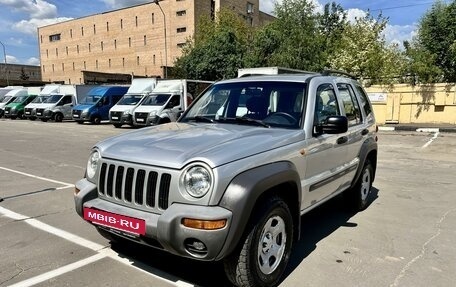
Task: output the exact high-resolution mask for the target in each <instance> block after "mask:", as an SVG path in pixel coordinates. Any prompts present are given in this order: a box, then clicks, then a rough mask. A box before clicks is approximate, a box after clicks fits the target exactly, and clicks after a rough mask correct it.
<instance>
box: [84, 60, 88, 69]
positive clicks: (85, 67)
mask: <svg viewBox="0 0 456 287" xmlns="http://www.w3.org/2000/svg"><path fill="white" fill-rule="evenodd" d="M86 69H87V65H86V61H84V70H86Z"/></svg>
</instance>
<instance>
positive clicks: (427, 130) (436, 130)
mask: <svg viewBox="0 0 456 287" xmlns="http://www.w3.org/2000/svg"><path fill="white" fill-rule="evenodd" d="M378 130H379V131H388V132H393V131H405V132H419V133H439V132H440V133H456V127H455V128H419V127H412V126H397V127H389V126H388V127H385V126H379V127H378Z"/></svg>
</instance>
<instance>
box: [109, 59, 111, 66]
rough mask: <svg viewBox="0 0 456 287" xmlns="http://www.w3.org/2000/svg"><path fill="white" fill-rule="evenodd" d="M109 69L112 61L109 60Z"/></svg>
mask: <svg viewBox="0 0 456 287" xmlns="http://www.w3.org/2000/svg"><path fill="white" fill-rule="evenodd" d="M109 68H111V59H109Z"/></svg>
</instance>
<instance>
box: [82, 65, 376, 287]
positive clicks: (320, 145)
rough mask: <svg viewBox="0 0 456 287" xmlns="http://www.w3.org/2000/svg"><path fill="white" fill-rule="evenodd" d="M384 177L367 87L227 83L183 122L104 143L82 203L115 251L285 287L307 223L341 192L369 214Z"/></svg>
mask: <svg viewBox="0 0 456 287" xmlns="http://www.w3.org/2000/svg"><path fill="white" fill-rule="evenodd" d="M241 102H245V103H246V110H244V107H243V106H241V107H240V108H241V109H242V110H243V111H245V113H244V115H242V116H238V114H239V111H238V108H239V103H241ZM376 167H377V126H376V122H375V117H374V114H373V110H372V106H371V104H370V102H369V99H368V97H367V94H366V92H365V91H364V90H363V88H362V87H361V85H360V84H359V83H358V82H357V81H356V80H354V79H352V78H348V77H345V76H334V74H333V73H322V74H316V73H313V74H309V73H307V74H295V75H274V76H260V77H245V78H236V79H231V80H224V81H220V82H217V83H215V84H214V85H212V86H211V87H210V88H209V89H207V90H206V91H205V92H204V93H202V94H201V95H200V96H199V97H197V98H196V100H195V101H194V102H193V103H192V104H191V106H190V107H189V108H188V109H187V110H186V111H185V112H184V114H183V115H182V116H181V117H180V118H179V120H178V121H177V122H176V123H169V124H165V125H160V126H155V127H151V128H148V129H142V130H137V131H133V132H130V133H127V134H124V135H118V136H116V137H114V138H111V139H105V140H103V141H102V142H99V143H97V144H96V145H95V146H94V147H93V150H92V151H91V153H90V156H89V160H88V163H87V168H86V172H85V176H84V178H83V179H81V180H80V181H78V182H77V183H76V185H75V193H74V194H75V195H74V199H75V207H76V211H77V213H78V214H79V215H80V216H81V217H82V218H83V219H84V220H86V221H88V222H89V223H91V224H93V225H94V226H95V227H96V229H97V231H98V232H99V233H100V234H101V235H102V236H104V237H106V238H109V239H110V240H111V242H118V243H119V244H122V242H124V241H125V240H129V241H132V242H137V243H142V244H145V245H149V246H152V247H157V248H160V249H161V250H165V251H168V252H170V253H173V254H175V255H178V256H182V257H187V258H191V259H194V260H203V261H223V263H224V266H225V273H226V275H227V277H228V279H229V280H230V281H232V283H233V284H235V285H237V286H276V285H278V284H279V282H280V280H281V277H282V276H283V274H284V271H285V270H286V267H287V263H288V261H289V259H290V255H291V252H292V246H293V243H294V242H295V241H296V240H298V239H299V237H300V236H306V233H303V234H302V235H300V227H301V215H303V214H305V213H307V212H308V211H310V210H312V209H314V208H316V207H317V206H319V205H321V204H323V203H325V202H327V201H328V200H330V199H331V198H334V197H336V196H338V195H340V194H344V195H345V197H346V199H347V203H348V205H349V206H350V207H352V208H354V209H355V210H358V211H359V210H363V209H365V208H366V207H367V206H368V205H369V203H370V201H371V199H372V198H371V196H372V194H371V187H372V182H373V181H374V178H375V172H376ZM323 228H325V227H323ZM366 236H368V235H366Z"/></svg>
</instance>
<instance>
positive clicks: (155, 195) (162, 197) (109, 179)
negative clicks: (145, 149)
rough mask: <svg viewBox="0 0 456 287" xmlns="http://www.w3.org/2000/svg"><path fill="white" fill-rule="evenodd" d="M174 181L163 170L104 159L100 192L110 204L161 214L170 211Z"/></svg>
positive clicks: (100, 173)
mask: <svg viewBox="0 0 456 287" xmlns="http://www.w3.org/2000/svg"><path fill="white" fill-rule="evenodd" d="M172 179H173V176H172V175H171V173H168V172H164V170H160V168H153V167H148V166H140V165H135V164H126V163H119V162H116V161H113V160H109V159H108V160H106V159H102V162H101V167H100V170H99V180H98V192H99V194H100V197H103V198H105V199H106V200H109V201H111V202H117V203H119V204H121V205H126V206H132V207H134V208H139V209H142V210H150V211H155V212H161V211H162V210H165V209H167V208H168V207H169V193H170V188H171V184H172Z"/></svg>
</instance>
